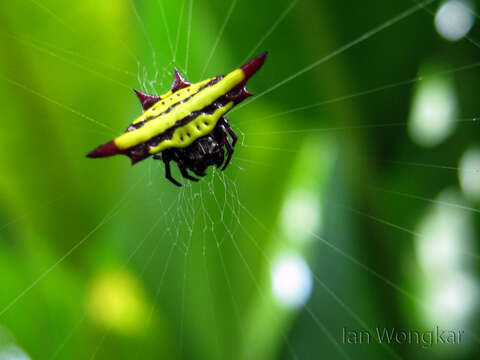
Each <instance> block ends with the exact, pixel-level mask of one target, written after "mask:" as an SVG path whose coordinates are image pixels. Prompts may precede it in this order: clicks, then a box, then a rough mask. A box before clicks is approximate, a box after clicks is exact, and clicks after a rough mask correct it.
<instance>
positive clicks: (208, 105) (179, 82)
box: [87, 53, 267, 186]
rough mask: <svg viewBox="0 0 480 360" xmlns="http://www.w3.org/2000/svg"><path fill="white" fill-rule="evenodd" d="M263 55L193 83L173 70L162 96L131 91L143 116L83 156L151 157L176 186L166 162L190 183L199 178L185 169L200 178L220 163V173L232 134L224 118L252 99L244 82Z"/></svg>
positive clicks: (134, 159) (234, 137)
mask: <svg viewBox="0 0 480 360" xmlns="http://www.w3.org/2000/svg"><path fill="white" fill-rule="evenodd" d="M266 56H267V53H263V54H261V55H259V56H257V57H256V58H254V59H252V60H251V61H249V62H247V63H246V64H245V65H243V66H241V67H240V68H238V69H236V70H234V71H232V72H230V73H229V74H227V75H221V76H217V77H214V78H210V79H207V80H204V81H201V82H198V83H195V84H191V83H189V82H188V81H186V80H185V79H184V78H183V77H182V76H181V75H180V73H179V72H178V71H177V69H176V68H175V69H174V80H173V84H172V88H171V90H170V91H169V92H167V93H166V94H164V95H161V96H153V95H147V94H144V93H143V92H141V91H139V90H135V93H136V94H137V96H138V98H139V100H140V102H141V104H142V108H143V110H144V112H143V114H142V115H141V116H140V117H138V118H137V119H136V120H135V121H134V122H133V123H132V124H131V125H130V126H128V128H127V129H126V130H125V132H124V133H123V134H122V135H120V136H118V137H117V138H115V139H114V140H112V141H110V142H108V143H105V144H103V145H100V146H99V147H97V148H96V149H95V150H93V151H91V152H90V153H89V154H88V155H87V156H88V157H91V158H98V157H107V156H112V155H117V154H124V155H127V156H128V157H130V159H131V162H132V165H133V164H136V163H137V162H139V161H141V160H143V159H145V158H147V157H149V156H152V157H153V159H156V160H162V161H163V162H164V164H165V177H166V178H167V179H168V180H170V181H171V182H172V183H173V184H175V185H177V186H181V184H180V183H179V182H178V181H176V180H175V179H174V178H173V177H172V174H171V171H170V161H175V162H176V163H177V165H178V168H179V169H180V173H181V174H182V176H183V177H184V178H186V179H189V180H192V181H198V179H197V178H195V177H193V176H191V175H190V174H189V172H188V170H190V171H192V172H193V173H194V174H195V175H197V176H202V177H203V176H205V175H206V172H205V171H206V169H207V168H208V167H210V166H213V165H215V166H216V167H217V168H218V167H220V166H222V164H223V167H222V171H223V170H225V168H226V167H227V165H228V164H229V163H230V160H231V158H232V155H233V148H234V147H235V144H236V142H237V135H236V134H235V132H234V131H233V130H232V129H231V127H230V124H229V122H228V120H227V118H225V116H224V115H225V114H226V113H227V112H228V111H229V110H231V109H232V108H233V107H234V106H235V105H237V104H239V103H240V102H242V101H243V100H245V99H246V98H248V97H249V96H252V94H250V93H249V92H248V91H247V89H246V87H245V84H246V82H247V81H248V79H249V78H250V77H252V76H253V74H255V73H256V72H257V71H258V70H259V69H260V68H261V67H262V65H263V63H264V62H265V58H266ZM228 135H230V136H231V138H232V142H231V143H230V141H229V139H228ZM224 147H225V149H226V151H227V159H226V161H225V152H224V149H223V148H224ZM159 153H160V155H158V154H159ZM187 169H188V170H187Z"/></svg>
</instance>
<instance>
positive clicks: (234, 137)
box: [223, 118, 238, 147]
mask: <svg viewBox="0 0 480 360" xmlns="http://www.w3.org/2000/svg"><path fill="white" fill-rule="evenodd" d="M223 126H224V128H225V130H226V131H227V132H228V133H229V134H230V136H231V137H232V140H233V141H232V147H235V144H236V143H237V140H238V135H237V134H236V133H235V131H233V130H232V128H231V127H230V123H229V122H228V119H227V118H223Z"/></svg>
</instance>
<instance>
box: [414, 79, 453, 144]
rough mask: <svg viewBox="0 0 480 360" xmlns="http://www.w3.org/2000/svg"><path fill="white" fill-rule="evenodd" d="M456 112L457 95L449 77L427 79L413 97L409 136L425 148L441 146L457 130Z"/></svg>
mask: <svg viewBox="0 0 480 360" xmlns="http://www.w3.org/2000/svg"><path fill="white" fill-rule="evenodd" d="M427 76H428V75H427ZM457 113H458V106H457V97H456V93H455V89H454V88H453V84H452V82H451V81H450V79H449V78H442V77H436V78H426V79H425V80H424V82H422V83H421V84H420V85H419V87H418V89H417V92H416V95H415V97H414V100H413V106H412V112H411V116H410V119H409V123H408V130H409V133H410V137H411V138H412V140H413V141H414V142H415V143H417V144H418V145H421V146H424V147H433V146H436V145H439V144H440V143H441V142H443V141H444V140H445V139H446V138H447V137H448V136H450V135H451V134H452V133H453V132H454V130H455V127H456V125H457V123H456V116H457Z"/></svg>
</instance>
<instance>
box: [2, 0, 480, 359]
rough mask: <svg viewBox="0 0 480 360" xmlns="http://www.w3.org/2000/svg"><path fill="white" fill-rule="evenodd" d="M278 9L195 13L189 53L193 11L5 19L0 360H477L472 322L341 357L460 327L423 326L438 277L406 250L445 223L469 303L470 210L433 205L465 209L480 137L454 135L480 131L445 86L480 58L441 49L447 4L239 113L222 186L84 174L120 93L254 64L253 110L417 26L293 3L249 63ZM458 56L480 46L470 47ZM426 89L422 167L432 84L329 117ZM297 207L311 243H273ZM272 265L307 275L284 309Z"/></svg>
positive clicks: (96, 169) (119, 168)
mask: <svg viewBox="0 0 480 360" xmlns="http://www.w3.org/2000/svg"><path fill="white" fill-rule="evenodd" d="M132 4H133V5H132ZM291 4H292V2H291V1H283V0H282V1H252V0H243V1H238V3H236V4H234V3H232V2H225V1H220V0H211V1H204V0H194V1H193V6H192V10H191V14H192V15H191V20H192V21H191V27H190V28H191V32H189V30H188V29H189V26H188V24H189V15H190V8H189V6H190V1H189V0H186V1H183V2H182V1H181V0H179V1H164V0H160V1H155V0H150V1H146V0H145V1H140V0H132V1H131V2H130V1H129V0H108V1H94V0H86V1H81V2H67V1H60V0H22V1H6V0H3V1H1V2H0V24H1V25H0V38H1V41H0V53H1V55H0V108H1V109H2V111H1V113H2V119H1V120H0V140H1V141H0V314H1V315H0V354H6V353H7V351H13V350H11V349H12V348H13V346H15V347H16V348H17V349H22V350H23V351H24V352H25V353H26V354H28V356H29V357H31V358H32V359H53V358H55V359H92V358H96V359H111V358H115V359H132V358H146V359H149V358H155V359H157V358H161V359H226V358H228V359H247V358H249V359H283V358H298V359H314V358H325V359H336V358H342V357H346V358H365V359H384V358H391V357H395V356H396V357H402V358H408V359H415V358H418V359H425V358H429V359H430V358H431V359H435V358H449V359H450V358H476V356H475V355H476V353H478V346H479V345H478V341H479V340H478V339H479V337H478V336H477V335H476V334H480V329H479V327H478V325H477V324H478V321H477V320H476V319H477V318H476V315H475V312H476V310H475V309H476V306H475V304H474V305H472V308H473V310H472V311H471V312H470V313H469V314H468V315H466V316H464V317H465V319H464V321H462V322H461V324H462V325H461V328H462V329H464V330H465V332H466V336H465V341H464V342H463V343H462V344H460V345H440V346H431V347H426V348H423V347H421V346H418V345H398V344H397V345H392V346H390V347H384V346H379V345H378V344H376V343H374V342H373V343H372V344H370V345H365V344H364V345H351V344H350V345H348V344H342V329H343V328H345V327H347V328H350V329H363V328H364V327H367V328H370V329H374V328H375V327H377V326H379V327H387V328H397V329H419V331H420V330H422V329H423V330H425V329H426V330H428V329H431V328H432V326H434V325H439V326H442V324H447V325H445V326H444V327H447V328H448V326H449V324H451V323H450V322H449V319H453V320H452V321H454V323H455V321H457V320H458V321H459V318H460V315H458V316H457V315H455V314H454V315H449V314H445V319H446V320H445V319H443V320H442V321H446V322H445V323H443V322H440V319H438V321H437V319H436V318H435V316H434V317H433V319H431V318H429V315H428V314H429V309H430V308H432V307H433V305H432V304H434V303H435V296H434V297H433V300H432V298H430V297H429V295H428V294H429V293H428V289H430V288H431V287H434V286H433V285H434V284H435V283H436V282H440V283H444V281H446V275H444V274H443V273H438V274H437V273H430V272H428V271H425V268H424V267H422V265H421V263H420V261H419V256H418V246H417V245H416V244H418V241H419V237H418V236H416V235H415V234H414V233H416V232H417V227H418V226H419V223H421V221H422V219H423V218H424V217H425V216H427V214H429V213H431V212H432V211H433V212H435V211H440V210H438V209H437V207H440V208H443V207H447V208H449V209H453V210H451V211H454V210H455V211H456V212H455V213H454V214H453V215H451V217H455V216H457V215H458V212H459V213H461V214H462V215H458V216H463V217H462V219H466V220H464V221H465V223H461V225H460V226H461V229H463V230H465V232H468V233H470V234H471V235H470V239H471V241H470V242H469V245H468V246H469V247H468V246H467V247H465V248H462V249H467V250H462V251H464V252H465V253H467V252H468V254H466V255H465V256H460V257H459V258H460V259H461V264H459V265H458V264H457V265H456V266H457V267H459V268H460V269H461V271H462V274H467V275H468V277H469V278H470V279H472V280H471V282H472V284H475V286H476V284H477V283H478V255H476V254H478V251H477V253H476V252H475V247H476V246H477V247H478V241H477V238H476V236H475V231H476V230H477V231H478V211H479V210H477V209H476V208H475V206H476V205H478V203H477V204H476V203H475V201H473V200H470V199H467V198H465V199H463V200H461V201H462V203H461V205H458V206H449V205H445V204H444V205H443V206H442V205H441V204H438V203H434V201H437V199H438V195H439V194H440V193H442V191H444V190H445V189H449V191H450V192H453V193H458V194H460V185H459V181H458V171H457V169H456V168H457V167H458V166H459V165H458V164H459V161H460V158H461V157H462V154H463V153H464V152H465V150H466V149H468V148H469V147H470V146H474V145H476V144H478V139H479V137H478V131H479V129H478V125H477V123H476V122H473V121H458V120H460V119H472V118H474V117H476V116H477V114H478V93H479V91H478V90H479V85H478V81H477V79H478V78H479V74H480V68H476V67H472V68H469V69H466V70H463V71H454V72H453V73H449V74H446V73H445V71H448V70H451V69H457V68H459V67H461V66H463V65H471V64H474V63H475V62H476V61H478V54H479V47H478V46H475V44H473V43H472V42H469V41H468V40H466V39H464V40H462V41H459V42H456V43H451V42H448V41H445V40H444V39H442V38H441V37H440V36H439V35H438V34H437V32H436V30H435V27H434V25H433V17H432V14H431V13H430V12H433V13H434V12H435V11H436V9H437V8H438V6H439V4H440V2H439V1H434V2H433V3H432V4H430V5H429V6H428V7H427V10H425V9H419V10H418V11H416V12H415V13H414V14H412V15H410V16H408V17H406V18H405V19H403V20H401V21H399V22H398V23H396V24H394V25H392V26H389V27H387V28H385V29H383V30H381V31H379V33H378V34H375V35H374V36H372V37H370V38H368V39H360V40H361V41H360V42H359V43H358V44H357V45H355V46H352V47H351V48H349V49H348V50H347V49H346V50H345V51H342V52H341V53H339V54H338V55H337V56H333V57H332V58H331V59H329V60H328V61H325V62H323V63H322V64H320V65H319V66H316V67H314V68H313V69H312V70H310V71H308V72H306V73H305V74H303V75H301V76H298V77H297V78H296V79H294V80H292V81H289V82H287V83H285V84H284V85H282V86H281V87H279V88H277V89H275V90H274V91H272V92H269V93H268V94H265V95H264V96H261V97H260V98H258V100H255V101H253V102H251V103H249V104H248V105H246V106H243V107H242V108H240V109H238V110H235V111H234V112H232V113H231V115H230V116H229V118H230V120H231V123H232V125H233V127H234V129H235V130H236V131H237V132H238V133H239V135H240V143H239V145H238V146H237V149H236V153H235V155H234V158H233V160H232V165H230V167H229V168H228V170H227V171H226V172H225V173H223V174H222V173H220V172H218V171H215V172H214V174H212V170H210V174H209V176H208V177H207V178H205V179H204V180H202V181H201V182H200V183H198V184H190V183H188V184H187V183H185V186H184V187H183V188H182V189H179V188H177V187H175V186H173V185H171V184H170V183H169V182H168V181H166V180H165V179H164V177H163V176H164V175H163V174H164V169H163V166H162V165H161V163H159V162H154V161H153V160H145V161H143V162H142V163H140V164H138V165H136V166H135V167H131V166H130V164H129V161H128V159H126V158H124V157H114V158H109V159H102V160H91V159H87V158H85V154H86V153H87V152H88V151H90V150H92V149H93V148H94V147H96V146H97V145H99V144H101V143H103V142H106V141H108V140H110V139H111V138H113V137H114V136H116V135H117V134H120V133H121V132H122V131H123V130H124V129H125V128H126V126H127V125H128V124H129V123H130V122H131V121H132V120H133V119H135V118H136V117H137V116H138V115H139V113H140V110H141V109H140V106H139V104H138V101H137V99H136V98H135V96H134V94H133V92H132V90H131V89H132V88H139V89H142V90H144V91H147V92H151V93H154V92H156V93H163V92H165V91H166V90H168V88H169V86H170V83H171V79H172V68H173V66H174V65H175V66H177V67H178V68H179V70H180V71H181V72H182V73H183V74H185V77H186V78H187V79H188V80H190V81H199V80H202V77H201V75H202V73H203V72H204V70H205V75H204V77H207V76H214V75H219V74H223V73H227V72H229V71H231V70H232V69H234V68H236V67H237V66H239V65H240V64H241V63H242V61H244V60H245V59H246V57H247V55H249V54H250V55H249V56H251V55H254V54H253V53H251V52H252V50H255V51H254V53H255V54H257V53H260V52H263V51H265V50H268V51H269V57H268V59H267V62H266V64H265V66H264V67H263V68H262V70H261V71H260V72H259V73H258V74H257V75H255V76H254V77H253V78H252V79H251V81H249V84H248V85H249V86H248V88H249V90H250V91H251V92H253V93H254V94H259V93H261V92H262V91H264V90H266V89H269V88H270V87H272V86H274V85H275V84H277V83H279V82H280V81H281V80H283V79H286V78H287V77H289V76H290V75H292V74H295V73H297V72H298V71H299V70H301V69H303V68H305V66H307V65H309V64H312V63H315V62H316V61H317V60H319V59H322V58H323V57H324V56H326V55H329V54H332V52H333V51H335V50H336V49H339V48H341V47H342V46H343V45H345V44H348V43H349V42H351V41H352V40H355V39H357V38H360V37H361V36H362V35H364V34H366V33H367V31H369V30H371V29H373V28H375V27H377V26H378V25H380V24H382V23H384V22H385V21H387V20H389V19H392V18H394V17H395V16H398V15H399V14H401V13H402V12H403V11H405V10H406V9H409V8H412V6H414V5H415V4H414V2H413V1H408V0H402V1H395V2H392V1H381V0H366V1H361V2H360V1H351V0H336V1H331V0H325V1H314V0H301V1H298V3H296V4H294V6H293V7H292V9H291V11H289V12H288V14H286V16H285V18H284V19H283V20H282V21H281V22H280V23H279V25H278V27H276V28H275V30H274V31H273V32H272V33H271V35H269V36H268V37H267V38H266V39H265V41H263V43H262V44H261V45H260V46H259V47H258V48H257V49H254V47H256V45H257V44H258V42H259V41H260V40H261V39H262V38H263V37H264V35H266V32H267V31H268V30H269V29H270V28H271V26H272V25H273V24H274V23H275V22H276V21H277V20H279V19H280V17H281V16H282V13H283V12H284V11H285V9H287V8H288V7H289V6H290V5H291ZM232 5H235V7H234V8H233V9H232V8H231V7H232ZM477 5H479V4H477ZM230 9H232V12H231V17H230V18H229V19H228V21H225V20H226V17H227V16H228V14H229V11H230ZM429 11H430V12H429ZM477 20H478V19H477ZM167 29H168V31H167ZM222 29H223V30H224V31H222ZM470 36H471V39H472V40H473V41H475V39H479V38H480V33H479V30H478V26H476V27H474V28H473V30H472V32H471V33H470ZM169 38H170V39H169ZM187 47H188V51H187ZM175 49H176V51H175ZM173 53H176V57H175V59H173ZM187 54H188V56H187ZM187 57H188V60H187ZM207 61H208V64H207ZM206 64H207V65H208V66H206ZM439 73H441V74H442V75H435V76H433V78H434V79H437V80H438V79H439V81H445V82H446V83H447V84H448V86H449V88H451V89H452V91H453V92H454V94H455V97H456V98H457V99H458V113H457V114H456V115H457V116H456V118H455V123H456V129H455V131H454V132H453V133H452V134H451V135H450V136H449V137H448V138H447V139H446V140H445V141H443V142H442V143H441V144H439V145H438V146H434V147H422V146H419V145H416V144H415V142H413V141H412V139H411V137H410V136H409V133H408V128H407V122H408V119H409V114H410V112H411V106H412V102H413V99H414V98H415V96H416V94H417V93H418V92H419V91H420V89H421V86H422V85H421V84H424V83H425V82H428V81H429V80H428V79H425V80H424V81H422V82H411V83H405V84H403V85H399V86H395V87H392V88H389V89H385V90H383V91H378V92H373V93H368V94H365V95H363V96H355V97H349V98H348V99H343V97H345V96H349V95H351V94H357V93H359V92H363V91H365V90H370V89H375V88H379V87H382V86H384V85H389V84H394V83H398V82H402V81H405V80H410V79H414V78H416V77H417V76H419V75H420V74H422V75H423V74H426V75H429V74H439ZM332 99H338V101H332V102H329V103H327V104H324V105H323V106H317V107H314V108H311V109H308V110H304V111H298V112H292V113H288V114H283V115H279V116H272V115H274V114H278V113H283V112H288V111H290V110H292V109H295V108H298V107H302V106H305V105H310V104H314V103H319V102H324V101H327V102H328V101H329V100H332ZM292 130H294V131H292ZM411 163H415V164H416V165H414V164H411ZM419 164H424V165H426V166H420V165H419ZM445 167H448V168H445ZM473 170H475V169H473ZM476 171H478V170H476ZM174 176H175V177H176V178H180V174H179V173H178V171H177V170H175V171H174ZM296 190H299V191H303V192H304V193H306V194H308V196H309V197H310V198H311V199H312V200H313V202H314V203H315V204H316V205H317V206H318V207H319V208H321V212H320V215H319V216H320V217H321V218H320V219H318V221H319V223H320V224H321V225H319V226H318V228H316V229H315V230H314V231H313V233H312V234H310V236H307V237H308V238H307V239H295V235H293V236H292V235H291V234H290V235H288V234H286V233H285V230H284V222H285V221H287V222H288V219H287V220H285V217H284V216H283V215H282V214H284V210H283V209H284V207H285V203H286V201H287V200H288V198H289V196H290V195H291V194H295V191H296ZM393 192H396V193H393ZM398 193H401V194H410V196H405V195H401V194H398ZM458 197H460V198H462V197H463V195H458V196H456V198H458ZM432 201H433V202H432ZM442 201H443V200H442ZM452 201H453V200H452ZM455 201H456V200H455ZM460 206H462V207H460ZM435 209H437V210H435ZM448 219H449V217H448V216H447V220H445V221H447V223H448ZM462 221H463V220H462ZM451 226H452V227H451V228H453V229H455V228H454V227H453V226H454V225H451ZM467 227H468V229H467ZM447 228H449V225H448V224H447ZM455 234H459V232H455ZM459 237H460V235H459ZM420 238H421V237H420ZM454 240H455V241H454V243H457V242H458V243H460V242H461V240H462V239H460V238H459V239H456V238H455V239H454ZM452 251H453V250H452ZM284 253H295V254H298V255H299V256H302V257H303V258H305V259H306V261H307V262H308V264H309V266H310V269H311V271H312V275H313V290H312V295H311V298H310V299H309V301H308V303H307V304H306V306H301V307H299V308H297V309H291V308H286V307H284V306H282V305H281V304H279V303H278V302H277V301H276V299H275V297H274V296H273V295H272V284H271V276H270V274H271V269H272V266H273V264H274V263H275V261H276V259H277V258H278V257H279V256H281V254H284ZM447 265H448V264H445V268H446V267H447ZM442 269H443V270H445V269H444V268H442ZM447 270H448V269H447ZM445 271H446V270H445ZM472 297H473V298H475V296H474V295H472ZM455 324H456V323H455ZM2 349H4V350H2ZM5 349H6V350H5ZM9 349H10V350H9ZM2 351H4V353H2ZM15 351H17V350H15ZM2 356H6V355H0V359H3V358H2ZM4 358H5V359H10V357H7V356H6V357H4ZM11 358H13V357H11Z"/></svg>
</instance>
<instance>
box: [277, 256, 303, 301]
mask: <svg viewBox="0 0 480 360" xmlns="http://www.w3.org/2000/svg"><path fill="white" fill-rule="evenodd" d="M272 287H273V289H272V290H273V295H274V297H275V299H276V300H277V301H278V302H279V303H280V304H282V305H284V306H286V307H289V308H296V307H299V306H301V305H303V304H305V303H306V302H307V300H308V298H309V297H310V294H311V292H312V274H311V272H310V268H309V267H308V265H307V263H306V261H305V260H304V259H303V258H302V257H300V256H299V255H296V254H288V255H284V256H282V257H280V258H278V259H277V261H276V262H275V264H274V265H273V269H272Z"/></svg>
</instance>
